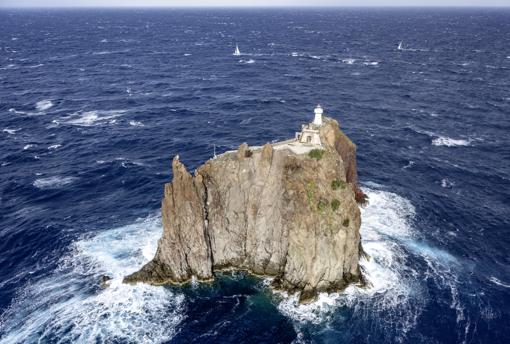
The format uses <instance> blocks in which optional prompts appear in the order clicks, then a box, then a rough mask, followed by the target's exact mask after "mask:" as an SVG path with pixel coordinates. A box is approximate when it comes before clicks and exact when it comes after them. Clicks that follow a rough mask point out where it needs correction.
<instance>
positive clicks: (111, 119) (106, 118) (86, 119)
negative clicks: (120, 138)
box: [53, 110, 126, 127]
mask: <svg viewBox="0 0 510 344" xmlns="http://www.w3.org/2000/svg"><path fill="white" fill-rule="evenodd" d="M125 112H126V111H125V110H96V111H85V112H76V113H73V114H71V115H69V116H67V117H64V118H61V119H56V120H54V121H53V122H54V123H56V124H60V123H62V124H69V125H75V126H82V127H91V126H94V125H104V124H114V123H115V122H116V118H117V117H119V116H122V115H123V114H124V113H125Z"/></svg>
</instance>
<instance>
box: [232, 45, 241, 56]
mask: <svg viewBox="0 0 510 344" xmlns="http://www.w3.org/2000/svg"><path fill="white" fill-rule="evenodd" d="M233 55H234V56H241V52H240V51H239V47H238V46H237V44H236V50H235V51H234V54H233Z"/></svg>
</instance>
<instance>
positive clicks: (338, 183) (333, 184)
mask: <svg viewBox="0 0 510 344" xmlns="http://www.w3.org/2000/svg"><path fill="white" fill-rule="evenodd" d="M331 188H332V189H333V190H338V189H340V188H342V189H345V182H344V181H343V180H338V179H335V180H333V181H332V182H331Z"/></svg>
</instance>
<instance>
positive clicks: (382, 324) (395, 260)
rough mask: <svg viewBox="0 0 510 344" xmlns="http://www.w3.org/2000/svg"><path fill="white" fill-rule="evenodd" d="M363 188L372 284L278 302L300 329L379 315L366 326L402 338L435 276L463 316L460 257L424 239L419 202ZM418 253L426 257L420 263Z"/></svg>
mask: <svg viewBox="0 0 510 344" xmlns="http://www.w3.org/2000/svg"><path fill="white" fill-rule="evenodd" d="M364 191H365V193H366V194H367V195H368V196H369V200H370V204H369V205H368V206H367V207H366V208H365V209H362V225H361V236H362V243H363V248H364V250H365V252H366V253H367V254H368V256H369V258H368V259H362V260H361V262H360V265H361V269H362V271H363V274H364V277H365V279H366V282H367V286H365V287H360V286H355V285H352V286H349V287H348V288H347V289H346V290H345V291H344V292H341V293H334V294H326V293H322V294H320V295H319V298H318V300H317V301H316V302H313V303H311V304H308V305H300V304H299V303H298V298H297V296H291V297H286V298H284V299H283V301H282V302H280V304H279V305H278V309H279V310H280V312H282V313H283V314H284V315H286V316H289V317H290V318H292V319H293V320H294V321H295V327H296V331H297V332H298V333H300V332H301V331H300V328H301V327H303V326H307V325H309V324H312V325H319V324H322V325H324V323H326V324H328V323H332V322H335V323H337V322H339V321H343V322H344V323H345V324H344V325H345V326H346V327H349V326H351V324H352V323H357V324H358V326H359V323H360V322H361V323H367V322H370V320H371V319H374V318H375V319H378V322H377V323H376V324H368V325H367V326H372V327H378V328H379V329H380V330H381V332H382V333H388V334H387V335H388V337H389V338H393V339H392V340H393V341H398V342H402V341H404V340H405V339H406V336H407V334H408V333H410V331H411V330H412V329H413V328H414V327H415V326H416V324H417V319H418V317H419V315H420V314H421V313H422V311H423V309H424V307H425V305H426V303H427V297H426V291H425V290H424V286H423V283H422V280H423V279H429V278H430V279H432V280H433V281H434V283H436V284H438V286H440V287H441V288H444V289H449V290H450V294H451V297H452V301H451V302H452V305H451V307H452V308H455V309H456V311H457V314H458V318H459V319H458V320H459V321H460V320H462V314H463V308H462V306H461V305H460V302H459V300H458V294H457V287H456V283H457V279H456V275H455V273H454V271H453V270H454V266H455V258H454V257H453V256H451V255H449V254H448V253H447V252H444V251H441V250H439V249H436V248H433V247H431V246H429V245H427V244H424V243H423V240H422V239H420V234H419V233H418V232H417V231H416V230H415V229H414V228H413V219H414V217H415V208H414V206H413V205H412V204H411V202H409V200H407V199H405V198H403V197H401V196H399V195H396V194H394V193H391V192H387V191H381V190H375V189H370V188H364ZM417 259H418V260H420V261H421V262H423V263H424V264H422V265H421V268H420V265H417V264H415V260H417ZM438 276H439V277H438ZM445 276H448V278H445ZM342 307H347V308H348V309H350V310H351V311H352V312H353V314H352V317H354V318H356V319H357V320H356V321H353V320H352V319H351V320H350V321H348V322H347V321H346V320H342V319H341V316H339V315H338V313H339V309H341V308H342ZM339 317H340V319H338V318H339ZM351 322H352V323H351ZM352 326H353V325H352Z"/></svg>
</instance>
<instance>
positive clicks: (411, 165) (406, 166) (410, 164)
mask: <svg viewBox="0 0 510 344" xmlns="http://www.w3.org/2000/svg"><path fill="white" fill-rule="evenodd" d="M414 164H415V162H414V161H412V160H409V162H408V163H407V165H405V166H404V167H402V168H403V169H404V170H406V169H408V168H411V167H413V166H414Z"/></svg>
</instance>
